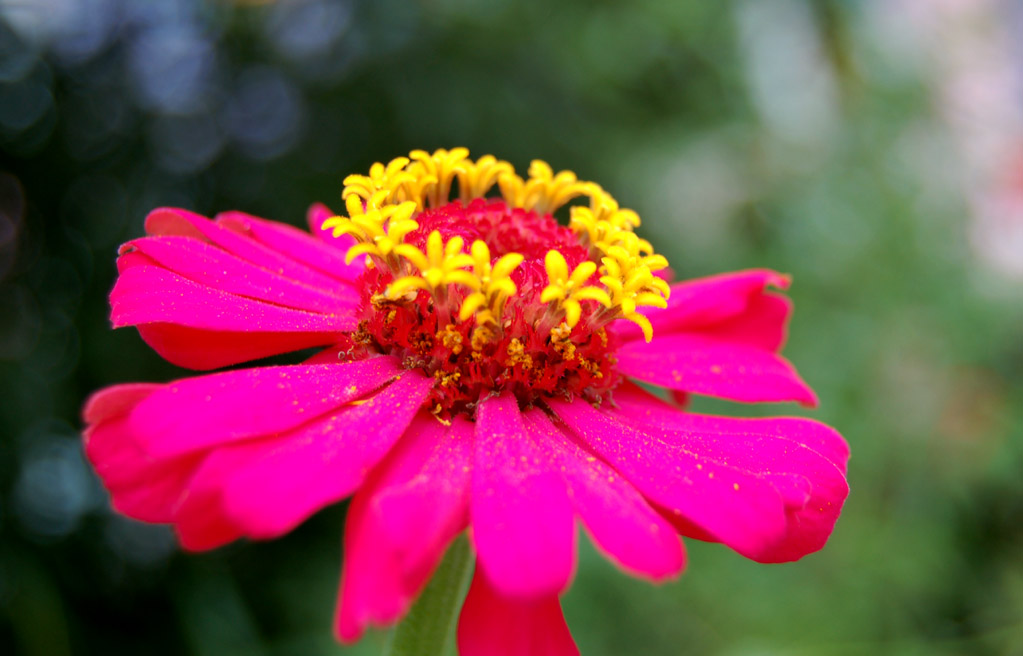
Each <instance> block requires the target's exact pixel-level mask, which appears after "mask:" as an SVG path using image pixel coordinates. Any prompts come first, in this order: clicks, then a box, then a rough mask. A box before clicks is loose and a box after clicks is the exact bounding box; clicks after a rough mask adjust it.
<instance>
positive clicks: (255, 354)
mask: <svg viewBox="0 0 1023 656" xmlns="http://www.w3.org/2000/svg"><path fill="white" fill-rule="evenodd" d="M138 331H139V335H140V336H141V337H142V339H143V340H144V341H145V342H146V344H149V346H150V347H151V348H152V349H153V350H154V351H156V352H157V353H159V354H160V356H161V357H162V358H163V359H165V360H167V361H168V362H170V363H171V364H175V365H177V366H179V367H185V368H187V369H195V370H198V371H209V370H211V369H219V368H220V367H225V366H227V365H230V364H238V363H240V362H249V361H252V360H257V359H259V358H264V357H267V356H269V355H279V354H281V353H290V352H292V351H298V350H301V349H304V348H309V347H313V346H323V345H324V344H329V343H332V342H335V341H336V340H337V339H338V334H337V333H336V332H326V333H317V332H308V333H301V332H300V333H252V332H229V331H219V330H202V329H199V328H187V327H185V326H178V325H175V324H172V323H147V324H143V325H140V326H138ZM337 361H338V358H337V357H335V358H334V359H333V360H331V362H337Z"/></svg>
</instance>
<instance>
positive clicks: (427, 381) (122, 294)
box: [85, 148, 848, 656]
mask: <svg viewBox="0 0 1023 656" xmlns="http://www.w3.org/2000/svg"><path fill="white" fill-rule="evenodd" d="M492 190H493V191H495V192H496V193H495V194H494V196H493V197H492V198H488V197H487V194H488V193H490V192H491V191H492ZM453 195H454V196H456V199H455V200H451V197H452V196H453ZM343 198H344V200H345V203H346V207H347V213H348V216H347V217H342V216H332V215H331V212H329V211H328V210H327V209H326V208H325V207H323V206H315V207H313V208H312V209H311V210H310V213H309V221H310V224H311V227H312V233H313V234H312V235H310V234H307V233H305V232H303V231H300V230H298V229H296V228H293V227H290V226H287V225H283V224H279V223H274V222H271V221H266V220H263V219H259V218H256V217H253V216H249V215H246V214H242V213H239V212H228V213H226V214H221V215H219V216H218V217H216V219H214V220H212V221H211V220H209V219H206V218H204V217H201V216H198V215H196V214H192V213H191V212H187V211H185V210H179V209H158V210H156V211H154V212H152V213H151V214H150V215H149V216H148V217H147V218H146V232H147V234H148V236H147V237H143V238H141V239H137V240H134V241H131V242H129V243H127V244H125V245H124V246H123V247H122V248H121V250H120V257H119V259H118V270H119V272H120V274H119V278H118V280H117V284H116V286H115V287H114V289H113V292H112V293H111V295H110V301H111V305H112V308H113V311H112V320H113V323H114V325H115V326H116V327H120V326H136V327H137V328H138V330H139V333H140V334H141V336H142V338H143V339H144V340H145V341H146V342H147V343H148V344H149V345H150V346H152V347H153V348H154V349H155V350H156V351H157V352H158V353H159V354H160V355H162V356H163V357H164V358H166V359H167V360H169V361H170V362H172V363H174V364H177V365H180V366H183V367H187V368H191V369H198V370H210V369H216V368H219V367H225V366H228V365H234V364H238V363H242V362H246V361H250V360H254V359H258V358H262V357H265V356H270V355H275V354H280V353H286V352H291V351H296V350H300V349H307V348H310V347H323V348H322V350H320V351H319V352H318V353H316V354H315V355H313V356H312V357H311V358H309V359H308V360H306V361H305V362H304V363H303V364H296V365H290V366H265V367H257V368H249V369H233V370H229V371H225V372H221V373H214V374H209V375H203V376H198V377H194V378H187V379H183V380H179V381H175V382H172V383H168V384H130V385H118V386H115V387H111V388H108V389H105V390H102V391H100V392H98V393H97V394H95V395H94V396H93V397H92V398H91V399H90V400H89V402H88V404H87V405H86V408H85V421H86V423H87V428H86V430H85V439H86V451H87V453H88V457H89V459H90V460H91V462H92V463H93V465H94V466H95V468H96V470H97V472H99V475H100V476H101V477H102V479H103V482H104V484H105V485H106V487H107V489H108V490H109V492H110V494H111V497H112V500H113V505H114V507H115V508H116V509H117V510H119V511H120V512H122V513H124V514H126V515H128V516H130V517H134V518H137V519H140V520H143V521H148V522H160V523H167V524H171V525H173V527H174V529H175V531H176V533H177V535H178V537H179V538H180V541H181V543H182V545H183V546H184V547H185V548H186V549H190V550H203V549H211V548H214V547H217V546H219V545H223V544H225V543H227V542H230V541H232V540H235V539H238V538H240V537H249V538H256V539H264V538H274V537H277V536H280V535H282V534H284V533H287V532H288V531H290V530H291V529H293V528H294V527H295V526H296V525H298V524H299V523H300V522H302V521H303V520H304V519H306V518H307V517H309V516H310V515H311V514H312V513H314V512H316V511H317V510H318V509H320V508H322V507H323V506H325V505H327V504H331V503H335V502H337V501H340V500H342V499H344V498H345V497H348V496H349V495H353V494H354V497H353V499H352V501H351V506H350V509H349V513H348V519H347V525H346V528H345V537H344V565H343V573H342V581H341V590H340V603H339V606H338V608H339V610H338V614H337V625H336V629H337V633H338V634H339V636H340V637H341V638H342V639H343V640H346V641H348V640H355V639H357V638H358V637H359V636H360V634H361V633H362V632H363V630H364V629H365V628H366V627H367V626H369V625H388V624H391V623H393V622H395V621H397V620H398V619H399V618H401V617H402V615H403V614H404V613H405V612H406V611H407V610H408V608H409V606H410V604H411V603H412V601H413V600H414V599H415V598H416V596H417V594H418V593H419V592H420V590H422V588H423V587H424V585H425V584H426V582H427V581H428V579H429V577H430V575H431V572H432V571H433V570H434V568H435V567H436V565H437V564H438V562H439V561H440V559H441V558H442V556H443V554H444V552H445V549H446V547H447V546H448V545H449V544H450V543H451V542H452V540H453V539H454V538H456V536H458V535H459V534H460V533H462V532H463V531H465V530H466V529H468V534H469V536H470V540H471V545H472V547H473V550H474V551H475V554H476V556H477V566H476V570H475V575H474V578H473V581H472V585H471V588H470V591H469V594H468V597H467V599H466V601H465V604H464V606H463V609H462V614H461V619H460V625H459V630H458V643H459V647H460V649H461V651H462V653H463V654H468V655H470V656H471V655H474V654H501V653H506V654H520V653H552V654H554V653H557V654H564V653H575V651H576V648H575V645H574V643H573V641H572V639H571V637H570V636H569V634H568V629H567V627H566V626H565V623H564V619H563V617H562V614H561V608H560V605H559V602H558V595H559V594H560V593H561V592H563V591H564V590H565V589H566V588H567V586H568V585H569V583H570V580H571V578H572V574H573V569H574V563H575V551H576V543H575V541H576V533H577V531H576V520H577V519H578V520H579V522H580V523H581V524H582V526H583V527H584V528H585V529H586V531H587V533H588V534H589V536H590V537H591V538H592V540H593V541H594V543H595V544H596V545H597V547H598V548H599V549H600V551H601V552H603V553H604V554H605V555H606V556H607V557H608V558H609V559H610V560H612V561H613V562H614V563H616V564H617V565H619V566H620V567H621V568H623V569H624V570H626V571H628V572H630V573H632V574H635V575H636V576H640V577H644V578H647V579H650V580H652V581H662V580H665V579H668V578H670V577H673V576H676V575H677V574H678V573H679V572H680V571H681V570H682V568H683V566H684V563H685V557H684V552H683V548H682V542H681V540H680V539H679V537H678V535H679V534H681V535H684V536H688V537H692V538H696V539H699V540H710V541H715V542H721V543H724V544H725V545H727V546H728V547H730V548H732V549H734V550H735V551H737V552H738V553H739V554H741V555H743V556H746V557H747V558H751V559H753V560H756V561H760V562H782V561H791V560H796V559H798V558H801V557H802V556H804V555H806V554H808V553H811V552H813V551H816V550H817V549H820V548H821V547H822V546H823V545H824V543H825V542H826V541H827V539H828V536H829V535H830V533H831V531H832V528H833V526H834V524H835V521H836V519H837V518H838V515H839V512H840V510H841V507H842V503H843V502H844V500H845V497H846V495H847V492H848V487H847V485H846V480H845V466H846V460H847V458H848V448H847V446H846V444H845V442H844V441H843V440H842V438H841V437H840V436H839V435H838V434H837V433H836V432H835V431H834V430H832V429H831V428H828V427H827V426H824V425H823V424H820V423H817V422H814V421H811V420H808V419H798V418H777V419H734V418H726V417H713V416H706V415H699V414H693V413H689V412H685V411H684V410H683V408H682V406H683V405H684V400H685V397H686V395H687V394H691V393H692V394H703V395H709V396H715V397H720V398H724V399H732V400H736V401H745V402H762V401H798V402H800V403H802V404H805V405H813V404H815V403H816V398H815V396H814V394H813V392H812V391H811V390H810V388H809V387H807V385H806V384H805V383H804V382H803V381H802V380H801V379H800V378H799V376H798V375H797V374H796V372H795V370H794V369H793V368H792V366H791V365H790V364H789V363H788V362H787V361H786V360H785V359H783V358H782V357H781V356H780V355H778V351H779V349H780V348H781V345H782V343H783V341H784V339H785V330H786V322H787V319H788V316H789V313H790V311H791V303H790V302H789V301H788V300H787V299H786V298H785V297H783V296H781V295H779V294H778V293H776V292H772V291H768V288H769V287H775V288H778V289H784V288H785V287H786V286H787V285H788V279H787V278H786V277H785V276H782V275H779V274H777V273H774V272H771V271H766V270H750V271H742V272H739V273H733V274H727V275H720V276H715V277H710V278H704V279H700V280H695V281H690V282H683V283H678V284H675V285H669V283H668V282H667V280H668V275H666V272H667V271H668V269H667V266H668V263H667V261H666V260H665V259H664V257H662V256H660V255H657V254H655V253H654V251H653V249H652V248H651V245H650V244H649V243H648V242H647V241H645V240H643V239H641V238H639V237H638V236H637V235H636V233H635V232H634V228H635V227H636V226H638V225H639V217H638V216H637V215H636V213H635V212H632V211H630V210H626V209H621V208H619V206H618V204H617V202H615V200H614V199H613V198H612V197H611V196H610V195H608V193H607V192H605V191H604V190H603V189H602V188H601V187H599V186H598V185H596V184H594V183H591V182H583V181H580V180H578V179H577V178H576V176H575V175H574V174H573V173H571V172H568V171H562V172H560V173H557V174H555V173H554V172H553V171H552V170H551V168H550V167H549V166H548V165H547V164H545V163H543V162H540V161H534V162H533V163H532V165H531V166H530V168H529V175H528V177H527V178H526V179H523V178H520V177H519V176H517V175H516V174H515V172H514V170H513V168H512V167H511V165H509V164H508V163H507V162H504V161H500V160H496V159H495V158H493V157H491V156H485V157H482V158H480V159H478V160H476V161H473V160H470V159H468V151H466V150H465V149H463V148H456V149H454V150H451V151H445V150H438V151H437V152H435V153H433V154H429V153H426V152H423V151H415V152H412V153H411V154H410V156H409V157H408V158H405V157H401V158H398V159H395V160H393V161H392V162H390V163H389V164H387V165H386V166H384V165H382V164H375V165H373V167H372V168H371V169H370V173H369V175H368V176H359V175H355V176H350V177H348V178H346V179H345V190H344V194H343ZM565 206H568V207H567V210H568V211H567V213H568V217H569V221H568V225H567V226H563V225H560V224H559V223H558V222H557V221H556V220H555V219H554V218H552V215H553V213H554V212H556V211H557V210H558V209H559V208H563V207H565ZM633 380H635V381H642V382H644V383H648V384H650V385H653V386H657V387H660V388H664V389H665V390H668V391H670V393H668V394H666V395H665V398H668V399H670V401H669V400H662V398H660V397H658V396H655V395H654V394H652V393H651V392H648V391H646V389H644V388H642V387H640V386H638V385H637V384H636V383H634V382H632V381H633Z"/></svg>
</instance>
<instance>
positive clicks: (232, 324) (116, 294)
mask: <svg viewBox="0 0 1023 656" xmlns="http://www.w3.org/2000/svg"><path fill="white" fill-rule="evenodd" d="M110 305H111V307H112V311H111V315H110V318H111V320H112V321H113V323H114V327H115V328H120V327H122V326H135V325H138V324H147V323H157V322H159V323H173V324H177V325H181V326H186V327H189V328H198V329H202V330H220V331H233V332H261V333H273V332H280V333H296V332H307V333H310V332H317V333H339V332H342V331H347V330H352V329H353V328H354V327H355V325H356V323H357V321H356V320H355V318H354V317H353V316H352V314H351V312H350V307H347V308H346V307H343V306H342V307H338V310H337V312H333V313H329V314H323V313H312V312H305V311H302V310H294V309H291V308H285V307H281V306H278V305H272V304H270V303H265V302H261V301H257V300H252V299H248V298H244V297H241V296H236V295H234V294H229V293H227V292H224V291H221V290H219V289H215V288H212V287H207V286H205V285H200V284H198V283H195V282H192V281H191V280H188V279H187V278H184V277H182V276H179V275H177V274H175V273H172V272H171V271H168V270H167V269H164V268H162V267H158V266H146V265H141V266H130V267H128V268H126V269H125V270H124V271H123V272H122V273H121V275H120V276H118V279H117V283H116V284H115V285H114V290H113V291H112V292H111V293H110Z"/></svg>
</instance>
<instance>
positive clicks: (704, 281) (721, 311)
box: [613, 269, 789, 340]
mask: <svg viewBox="0 0 1023 656" xmlns="http://www.w3.org/2000/svg"><path fill="white" fill-rule="evenodd" d="M769 285H770V286H773V287H777V288H778V289H787V288H788V286H789V278H788V276H785V275H782V274H780V273H777V272H774V271H771V270H769V269H749V270H746V271H736V272H733V273H724V274H720V275H716V276H709V277H706V278H697V279H695V280H687V281H685V282H680V283H676V284H674V285H672V286H671V294H670V295H669V297H668V307H667V308H665V309H663V310H662V309H657V308H644V309H642V312H643V313H644V314H646V315H647V317H648V318H649V319H650V323H651V325H652V326H653V328H654V335H659V334H661V333H672V332H677V331H679V330H686V331H688V330H692V329H693V328H695V327H697V326H701V327H706V326H709V325H712V324H715V323H719V322H721V321H725V320H727V319H731V318H734V317H738V316H740V315H742V314H743V313H744V312H747V311H748V308H749V306H750V304H751V303H752V302H753V301H754V300H755V299H756V298H757V297H759V296H761V295H762V294H764V292H765V290H766V289H767V287H768V286H769ZM613 330H614V331H615V332H617V333H618V334H619V335H620V336H621V337H622V338H623V339H626V340H636V339H642V337H643V335H642V333H641V332H640V330H639V328H638V327H637V326H636V325H635V324H633V323H631V322H627V321H618V322H615V323H614V324H613Z"/></svg>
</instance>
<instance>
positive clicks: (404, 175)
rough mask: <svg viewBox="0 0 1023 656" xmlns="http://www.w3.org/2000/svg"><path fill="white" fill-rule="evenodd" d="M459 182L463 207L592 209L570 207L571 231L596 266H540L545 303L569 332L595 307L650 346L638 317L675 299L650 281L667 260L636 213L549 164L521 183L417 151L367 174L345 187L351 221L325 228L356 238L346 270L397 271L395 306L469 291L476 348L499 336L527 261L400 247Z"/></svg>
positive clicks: (461, 156)
mask: <svg viewBox="0 0 1023 656" xmlns="http://www.w3.org/2000/svg"><path fill="white" fill-rule="evenodd" d="M456 179H457V181H458V197H459V198H460V199H461V200H462V201H463V202H466V203H468V202H469V201H471V200H473V199H475V198H482V197H484V196H485V194H487V193H488V192H489V191H490V190H491V189H492V188H493V187H494V185H495V184H496V185H497V186H498V187H499V189H500V193H501V196H502V197H503V198H504V200H505V202H506V203H507V204H508V205H509V206H511V207H517V208H522V209H525V210H533V211H536V212H538V213H541V214H543V213H552V212H555V211H556V210H557V209H558V208H560V207H562V206H564V205H565V204H567V203H569V202H570V201H572V200H573V199H576V198H580V197H586V198H588V199H589V203H588V205H576V206H573V207H572V208H571V211H570V219H569V227H570V228H571V230H572V231H573V232H575V234H576V235H578V237H579V239H580V241H581V242H582V243H583V244H585V245H586V246H588V247H589V248H590V257H591V260H589V261H586V262H583V263H581V264H580V265H579V266H577V267H576V268H575V270H574V271H571V272H569V271H568V264H567V262H565V258H564V257H563V256H562V255H561V254H560V253H558V252H557V251H550V252H549V253H548V254H547V257H546V258H545V261H544V265H545V268H546V270H547V277H548V285H547V286H546V287H545V288H544V289H543V290H542V292H541V295H540V300H541V302H543V303H549V304H551V307H552V309H553V311H554V312H556V313H558V314H560V313H563V314H564V323H565V325H566V326H567V327H568V328H569V329H571V328H572V327H574V326H575V325H576V324H578V322H579V321H580V319H581V317H582V310H583V305H582V303H583V302H584V301H594V302H596V303H599V304H600V305H602V306H604V310H602V311H601V312H600V315H599V318H598V323H602V322H603V321H608V320H611V319H613V318H625V319H628V320H630V321H633V322H635V323H637V324H638V325H639V326H640V328H641V329H642V330H643V334H644V336H645V337H646V339H647V340H648V341H649V340H650V339H651V337H652V329H651V327H650V322H649V321H648V320H647V319H646V317H645V316H643V315H642V314H639V313H638V312H637V308H639V307H641V306H654V307H665V305H666V299H667V297H668V294H669V291H670V290H669V288H668V284H667V283H666V282H665V281H664V280H662V279H661V278H658V277H657V276H655V275H654V272H655V271H659V270H661V269H664V268H666V267H667V266H668V262H667V260H666V259H665V258H664V257H663V256H661V255H657V254H655V253H654V250H653V247H652V246H651V245H650V243H649V242H648V241H646V240H644V239H641V238H640V237H638V236H637V235H636V234H635V232H634V230H635V228H636V227H637V226H639V225H640V219H639V216H638V215H637V214H636V213H635V212H634V211H632V210H629V209H623V208H621V207H619V205H618V202H617V201H616V200H615V199H614V197H612V196H611V195H610V194H608V193H607V192H606V191H604V190H603V189H602V188H601V187H600V186H599V185H597V184H595V183H593V182H586V181H581V180H579V179H578V178H577V177H576V175H575V174H574V173H573V172H571V171H559V172H558V173H555V172H554V170H553V169H552V168H551V167H550V165H548V164H547V163H546V162H543V161H540V160H534V161H533V162H531V163H530V166H529V171H528V177H527V178H526V179H523V178H521V177H519V176H518V175H516V173H515V170H514V168H513V167H512V165H511V164H509V163H508V162H505V161H503V160H498V159H497V158H495V157H493V156H492V155H485V156H483V157H481V158H479V159H478V160H476V161H475V162H474V161H473V160H471V159H469V151H468V150H466V149H465V148H453V149H451V150H444V149H439V150H436V151H434V152H433V153H432V154H431V153H428V152H426V151H422V150H416V151H412V152H411V153H409V156H408V157H398V158H395V159H393V160H391V161H390V162H388V163H387V164H386V165H385V164H383V163H380V162H378V163H376V164H373V166H371V167H370V170H369V175H351V176H348V177H347V178H345V180H344V184H345V189H344V192H343V193H342V198H343V199H344V201H345V205H346V207H347V209H348V215H349V216H348V217H341V216H338V217H332V218H331V219H328V220H327V221H325V222H324V224H323V228H324V229H325V230H332V231H333V234H334V235H335V236H340V235H343V234H347V235H351V236H352V237H354V238H355V240H356V244H355V245H354V246H352V247H351V249H349V251H348V254H347V259H348V261H351V260H352V259H354V258H355V257H358V256H359V255H365V256H367V260H368V261H369V262H370V264H373V265H381V264H382V265H384V266H386V267H388V268H389V269H390V270H391V272H392V274H393V275H394V277H395V279H394V282H392V283H391V285H390V287H389V288H388V290H387V296H388V297H389V298H392V299H397V298H403V297H404V298H407V297H408V294H410V293H412V292H415V291H416V290H420V289H422V290H426V291H428V292H430V293H432V294H434V295H435V296H436V297H438V298H440V297H443V298H446V292H445V289H446V287H447V286H449V285H461V286H463V287H465V288H466V289H467V291H468V292H469V293H468V294H467V295H466V297H465V298H464V300H463V301H462V302H461V305H460V307H459V310H458V315H457V316H458V320H459V321H467V320H469V319H470V318H472V317H475V319H476V323H477V324H478V325H479V326H480V328H482V326H483V325H484V324H487V325H489V326H490V328H489V329H488V330H486V331H482V332H479V336H478V339H477V335H476V334H475V333H474V336H473V341H474V342H476V341H480V340H482V339H483V336H484V334H486V335H493V334H494V330H495V329H496V330H497V332H500V325H501V314H502V312H503V309H504V307H505V305H506V304H507V301H508V299H509V298H511V297H513V296H514V295H515V294H516V293H517V291H518V290H517V289H516V286H515V283H513V282H512V280H511V273H512V272H513V271H514V270H515V269H516V268H517V267H518V266H519V264H521V262H522V260H523V257H522V255H520V254H518V253H508V254H506V255H504V256H503V257H501V258H500V259H499V260H498V261H497V262H494V263H491V256H490V251H489V248H488V247H487V245H486V244H484V243H483V242H482V241H477V242H474V243H473V244H472V247H471V249H470V250H471V253H469V254H467V253H464V252H463V247H464V243H463V240H462V239H461V238H458V237H453V238H452V239H451V240H449V241H448V242H447V243H444V241H443V238H442V236H441V235H440V233H439V232H437V231H434V232H433V233H431V234H430V236H429V238H428V239H427V245H426V252H425V253H424V252H423V251H421V250H420V249H419V248H418V247H416V246H414V245H412V244H409V243H406V242H405V241H404V240H405V237H406V236H407V235H408V234H409V233H410V232H412V231H413V230H416V229H417V228H418V227H419V224H418V222H417V221H416V220H415V216H416V214H418V213H419V212H422V211H424V210H425V209H427V208H436V207H440V206H442V205H444V204H445V203H447V202H449V199H450V197H451V192H452V186H453V184H454V181H455V180H456ZM598 261H599V262H600V264H599V266H598V264H597V262H598ZM470 267H471V269H470ZM594 275H597V276H599V281H600V285H599V286H598V285H590V284H587V283H588V282H589V281H590V279H591V278H593V277H594ZM554 318H555V319H556V316H555V317H554ZM601 318H602V319H601ZM477 330H479V329H477Z"/></svg>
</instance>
